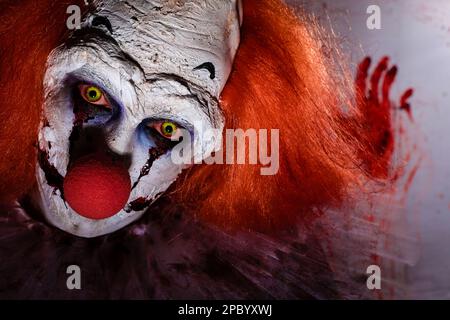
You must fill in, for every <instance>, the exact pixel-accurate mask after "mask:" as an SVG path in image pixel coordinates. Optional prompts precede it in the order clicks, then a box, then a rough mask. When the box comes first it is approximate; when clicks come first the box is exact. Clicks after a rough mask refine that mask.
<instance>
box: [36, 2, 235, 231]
mask: <svg viewBox="0 0 450 320" xmlns="http://www.w3.org/2000/svg"><path fill="white" fill-rule="evenodd" d="M96 8H97V9H96V12H95V13H90V14H89V15H88V16H87V17H86V18H85V20H84V22H83V24H82V28H81V30H77V31H75V32H74V33H73V34H72V35H71V36H70V38H69V39H68V41H67V42H66V43H65V44H64V45H62V46H60V47H58V48H56V49H55V50H54V51H53V52H52V54H51V55H50V56H49V58H48V65H47V72H46V76H45V79H44V87H45V104H44V112H43V120H42V124H41V128H40V131H39V149H40V159H41V160H42V159H44V160H45V159H46V160H45V161H44V162H45V165H43V162H42V161H39V163H38V165H37V180H38V195H39V196H38V197H37V202H38V203H39V205H40V207H41V209H42V211H43V213H44V215H45V218H46V219H47V220H48V221H49V222H50V223H51V224H53V225H54V226H56V227H58V228H60V229H62V230H64V231H67V232H69V233H72V234H74V235H77V236H81V237H96V236H100V235H104V234H107V233H111V232H113V231H115V230H117V229H120V228H122V227H124V226H126V225H128V224H129V223H131V222H133V221H135V220H136V219H138V218H139V217H141V216H142V214H143V213H144V212H145V210H146V208H147V207H148V205H150V204H151V202H152V201H154V200H155V199H156V198H157V197H158V196H159V195H160V194H161V193H163V192H164V191H166V190H167V189H168V188H169V186H170V185H171V184H172V183H173V182H174V181H175V180H176V178H177V177H178V175H179V174H180V173H181V171H182V170H183V169H184V168H185V167H186V165H182V164H176V163H174V162H173V161H172V160H171V157H170V152H171V149H170V148H169V147H168V148H167V150H164V151H165V152H160V153H161V154H158V157H155V159H152V161H151V162H149V150H152V148H157V147H158V141H159V140H158V139H160V137H159V138H158V137H155V136H152V135H149V134H148V133H147V132H146V131H145V130H144V129H143V128H147V125H148V124H151V123H153V122H156V121H170V122H173V123H176V124H177V125H178V126H180V128H183V129H184V130H187V131H189V132H191V134H192V137H193V141H192V144H193V146H194V148H193V150H199V151H198V152H199V154H193V155H192V156H193V157H195V159H199V158H205V157H207V156H209V155H210V154H211V152H213V151H215V150H218V149H219V148H220V144H221V135H220V134H219V135H216V134H213V133H214V132H221V131H222V130H223V126H224V121H223V117H222V114H221V111H220V109H219V105H218V97H219V95H220V93H221V91H222V89H223V87H224V86H225V83H226V81H227V78H228V76H229V73H230V71H231V67H232V62H233V59H234V55H235V53H236V50H237V47H238V45H239V24H240V12H239V3H238V1H237V0H181V1H180V0H179V1H173V0H165V1H164V0H159V1H143V0H142V1H140V0H136V1H111V0H109V1H108V0H105V1H98V2H97V3H96ZM80 84H89V85H94V86H96V87H97V88H100V89H101V90H102V92H103V93H104V94H105V95H106V96H107V97H108V100H109V101H110V103H111V110H112V111H111V115H103V114H101V115H98V116H92V117H90V118H87V119H84V121H82V122H81V123H79V119H78V118H77V114H76V112H74V110H75V108H76V106H77V103H80V102H79V100H77V98H76V93H75V92H76V90H77V88H78V86H79V85H80ZM96 117H97V118H96ZM75 130H79V132H78V131H77V132H75ZM89 130H90V131H92V132H97V133H99V134H98V137H99V144H104V145H105V146H106V147H107V149H108V150H109V151H110V152H112V153H114V154H117V155H118V156H124V157H128V158H129V166H128V168H129V169H128V172H129V175H130V178H131V183H132V185H133V186H134V188H133V189H132V191H131V194H130V197H129V199H128V204H127V205H126V206H125V207H124V208H123V209H122V210H121V211H120V212H118V213H117V214H116V215H113V216H112V217H109V218H106V219H102V220H92V219H88V218H85V217H83V216H81V215H79V214H78V213H77V212H75V211H74V210H73V209H72V208H70V206H69V205H68V203H67V202H66V201H65V200H64V196H63V194H62V192H61V188H58V187H57V186H56V185H55V184H56V182H55V181H58V180H61V179H64V176H65V175H66V174H67V170H68V167H69V164H70V163H71V161H72V160H73V159H71V157H74V152H75V151H74V150H78V149H80V148H81V149H82V147H79V146H76V144H77V143H78V142H77V140H76V139H75V136H78V135H81V136H82V135H83V132H85V131H89ZM197 132H205V134H200V135H199V134H196V133H197ZM74 133H77V135H75V134H74ZM89 139H91V138H87V140H89ZM91 144H92V141H91ZM195 146H199V147H196V148H195ZM71 151H72V152H71ZM76 152H78V151H76ZM149 163H150V164H151V165H150V167H149V168H148V169H149V170H148V172H147V173H146V174H144V175H143V174H142V172H143V168H145V166H146V165H148V164H149ZM49 170H50V171H51V172H49ZM55 173H56V175H57V177H56V178H53V179H50V178H49V177H50V176H51V175H52V174H53V175H54V174H55ZM49 180H52V181H49ZM53 180H55V181H53ZM137 199H141V200H142V199H144V202H145V204H146V205H145V206H139V207H138V208H133V205H132V204H133V201H135V200H137Z"/></svg>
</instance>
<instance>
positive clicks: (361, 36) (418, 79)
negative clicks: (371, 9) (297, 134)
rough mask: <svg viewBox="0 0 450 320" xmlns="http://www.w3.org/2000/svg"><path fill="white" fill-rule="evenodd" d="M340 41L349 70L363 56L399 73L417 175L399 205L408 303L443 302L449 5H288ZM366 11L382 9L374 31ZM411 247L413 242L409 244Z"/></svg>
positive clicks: (448, 186) (449, 287)
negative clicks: (409, 110)
mask: <svg viewBox="0 0 450 320" xmlns="http://www.w3.org/2000/svg"><path fill="white" fill-rule="evenodd" d="M288 2H289V3H290V4H293V5H295V6H301V7H303V8H306V10H307V11H310V12H313V13H315V14H316V15H318V16H319V17H320V20H321V22H322V23H323V24H325V25H327V24H328V25H330V24H331V26H332V27H333V29H334V30H335V31H336V32H337V33H338V34H339V37H340V38H341V40H342V42H343V45H344V49H345V50H344V51H345V52H347V54H348V57H349V58H350V60H351V62H352V66H353V68H354V67H355V65H356V63H358V62H359V61H360V60H361V59H362V58H363V57H364V56H365V55H370V56H372V57H373V58H375V59H379V58H380V57H381V56H383V55H389V56H390V57H391V61H392V62H393V63H396V64H397V65H398V66H399V71H400V72H399V75H398V78H397V82H396V84H395V87H394V90H393V95H392V97H393V98H394V97H399V95H400V94H401V93H402V92H403V90H404V89H406V88H407V87H413V88H414V89H415V94H414V97H413V98H412V99H411V102H412V107H413V114H414V123H413V124H411V125H410V128H409V134H408V139H409V141H410V143H411V144H410V145H412V144H413V143H416V144H417V150H416V151H415V152H414V154H413V158H412V160H411V162H410V163H409V166H410V167H412V166H413V165H414V164H416V163H417V162H418V161H420V167H419V169H418V171H417V174H416V176H415V179H414V180H413V183H412V185H411V188H410V191H409V193H408V195H407V197H406V199H405V203H406V207H405V210H404V212H403V214H404V216H403V217H402V219H403V222H402V223H403V224H405V225H408V232H406V233H405V237H411V235H412V238H413V239H411V238H409V239H408V241H409V242H414V241H415V240H416V241H415V242H414V248H415V249H414V250H416V251H417V254H409V252H405V251H409V249H408V247H407V246H406V247H403V249H402V250H403V254H404V256H405V257H404V259H405V262H406V264H407V267H406V270H405V272H404V273H405V274H406V281H407V283H408V284H409V286H408V289H407V292H408V297H409V298H446V299H448V298H450V179H449V177H450V165H449V162H450V160H449V156H450V139H448V138H447V136H448V135H449V134H450V126H449V124H450V105H449V104H450V103H449V102H450V91H449V88H448V86H449V84H450V0H428V1H426V0H390V1H389V0H383V1H375V0H326V1H307V0H290V1H288ZM369 5H378V6H380V8H381V27H382V28H381V30H369V29H368V28H367V27H366V20H367V18H368V17H369V15H368V14H367V13H366V10H367V7H368V6H369ZM414 239H415V240H414Z"/></svg>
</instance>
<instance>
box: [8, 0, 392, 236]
mask: <svg viewBox="0 0 450 320" xmlns="http://www.w3.org/2000/svg"><path fill="white" fill-rule="evenodd" d="M74 2H76V1H53V0H45V1H40V2H39V4H38V3H36V2H35V1H21V2H20V5H18V4H16V2H15V1H2V3H1V7H2V10H1V13H0V21H1V22H0V48H1V49H0V74H1V75H2V77H3V79H4V80H3V81H2V84H1V86H0V104H1V105H0V117H1V119H2V126H0V148H1V150H3V158H2V160H1V162H0V179H1V180H0V195H1V196H2V198H3V200H10V199H15V198H18V197H20V196H21V195H22V194H24V193H26V192H27V190H28V189H29V188H30V187H31V186H32V185H33V183H34V179H35V178H34V167H35V163H36V148H35V142H36V135H37V128H38V124H39V121H40V115H41V109H42V99H43V92H42V91H43V88H42V81H43V73H44V71H45V61H46V58H47V56H48V54H49V53H50V51H51V50H52V49H53V48H55V47H56V46H57V45H58V44H59V43H61V42H62V41H63V40H64V37H65V31H66V30H67V29H66V27H65V25H64V23H65V17H66V15H67V14H66V12H65V10H66V8H67V6H68V5H69V4H74ZM80 6H81V4H80ZM243 6H244V19H243V26H242V34H241V36H242V39H241V44H240V48H239V50H238V53H237V56H236V59H235V63H234V70H233V72H232V74H231V76H230V79H229V82H228V84H227V85H226V87H225V89H224V91H223V93H222V99H221V106H222V109H223V112H224V114H225V118H226V127H227V128H241V129H244V130H245V129H247V128H253V129H260V128H261V129H272V128H273V129H279V130H280V150H279V156H280V170H279V172H278V174H276V175H274V176H261V175H260V171H259V170H260V167H259V166H255V165H209V166H208V165H204V166H194V167H193V168H191V169H190V170H188V171H187V172H186V173H185V175H184V177H183V178H181V179H179V180H178V181H177V183H176V184H175V186H174V188H173V190H174V192H173V196H174V198H175V199H177V200H178V201H180V202H182V203H183V204H185V205H186V207H187V208H191V209H192V212H193V214H195V215H196V216H198V217H199V218H201V219H204V220H206V221H209V222H213V223H216V224H218V225H220V226H223V227H242V228H249V229H255V230H260V231H271V230H276V229H279V228H284V227H286V226H289V225H292V224H293V223H294V222H296V221H297V220H298V219H300V220H301V221H309V220H311V219H312V218H313V217H314V216H316V215H318V214H320V213H321V212H322V211H323V210H324V209H327V208H336V207H339V206H341V205H342V204H343V203H344V202H345V201H346V199H347V198H348V197H349V191H350V189H351V188H353V187H354V186H357V185H358V183H359V182H360V181H361V180H362V179H367V178H368V177H369V175H368V173H367V170H366V169H365V168H367V167H371V164H373V163H377V161H378V160H379V156H380V155H379V154H377V153H376V152H373V151H371V150H375V148H373V147H372V142H371V141H369V140H370V139H368V138H367V136H368V135H366V134H365V133H364V131H363V129H364V128H363V125H360V124H363V123H364V121H360V119H363V116H362V115H361V114H360V111H359V110H358V108H357V103H353V102H351V101H352V100H351V98H350V97H351V94H352V89H353V88H352V86H351V84H350V81H348V77H347V74H346V72H343V73H344V74H343V75H342V76H336V74H340V73H342V70H338V71H337V70H336V67H335V65H334V64H333V63H331V61H330V60H331V59H330V57H328V56H327V55H328V54H327V50H329V49H330V48H329V47H328V44H327V43H325V42H323V41H322V40H321V37H320V34H319V33H318V32H317V30H318V28H317V26H316V25H315V23H314V22H313V21H310V20H307V19H306V18H305V17H303V16H302V15H297V14H296V13H294V11H293V10H292V9H290V8H289V7H288V6H287V5H286V4H284V2H283V1H281V0H244V1H243ZM331 51H332V52H333V51H334V50H333V49H331ZM328 53H330V51H328ZM344 103H345V106H346V107H345V110H344V108H343V104H344ZM388 114H389V110H387V111H386V110H384V113H383V114H382V115H381V118H383V119H384V120H389V119H388V118H387V115H388ZM389 126H390V123H389V121H388V122H387V123H386V124H385V127H384V128H383V129H382V130H386V129H388V128H389ZM389 156H390V154H388V155H387V156H385V158H387V159H389ZM384 166H388V162H386V163H385V165H384Z"/></svg>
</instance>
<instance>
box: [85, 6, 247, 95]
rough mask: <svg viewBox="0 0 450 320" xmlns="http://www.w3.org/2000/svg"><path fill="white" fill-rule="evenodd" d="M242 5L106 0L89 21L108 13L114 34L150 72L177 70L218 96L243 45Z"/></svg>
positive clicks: (158, 72) (148, 75) (129, 53)
mask: <svg viewBox="0 0 450 320" xmlns="http://www.w3.org/2000/svg"><path fill="white" fill-rule="evenodd" d="M239 5H240V4H239V0H156V1H145V0H136V1H117V0H104V1H98V3H96V8H97V10H96V12H95V13H93V14H90V15H89V16H88V21H89V20H90V21H91V22H92V21H95V20H94V19H96V17H97V18H98V17H103V18H107V19H108V21H109V23H110V30H111V31H112V36H113V38H114V39H115V40H116V41H117V42H118V44H119V45H120V47H121V49H122V50H123V51H124V52H126V53H127V54H128V55H129V56H130V57H131V58H133V59H134V60H135V61H136V62H137V63H138V64H139V65H140V67H141V69H142V70H143V72H144V74H145V76H146V77H152V76H153V75H155V74H174V75H177V76H180V77H182V78H184V79H186V80H187V81H190V82H192V83H194V84H197V85H199V86H200V87H202V88H204V89H205V90H207V91H208V92H209V93H210V94H211V95H213V96H215V97H218V96H219V95H220V92H221V91H222V89H223V87H224V86H225V83H226V81H227V78H228V76H229V74H230V71H231V67H232V62H233V59H234V55H235V53H236V50H237V48H238V45H239V27H240V15H239V10H240V9H239ZM99 21H100V23H101V21H102V20H101V19H97V21H96V23H98V22H99ZM108 28H109V26H108Z"/></svg>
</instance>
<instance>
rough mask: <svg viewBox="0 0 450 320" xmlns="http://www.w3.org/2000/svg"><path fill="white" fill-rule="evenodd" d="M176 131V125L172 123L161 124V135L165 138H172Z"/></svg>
mask: <svg viewBox="0 0 450 320" xmlns="http://www.w3.org/2000/svg"><path fill="white" fill-rule="evenodd" d="M177 129H178V128H177V125H176V124H175V123H173V122H169V121H166V122H163V123H162V124H161V133H162V135H163V136H165V137H167V138H170V137H172V136H174V135H175V134H176V132H177Z"/></svg>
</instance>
